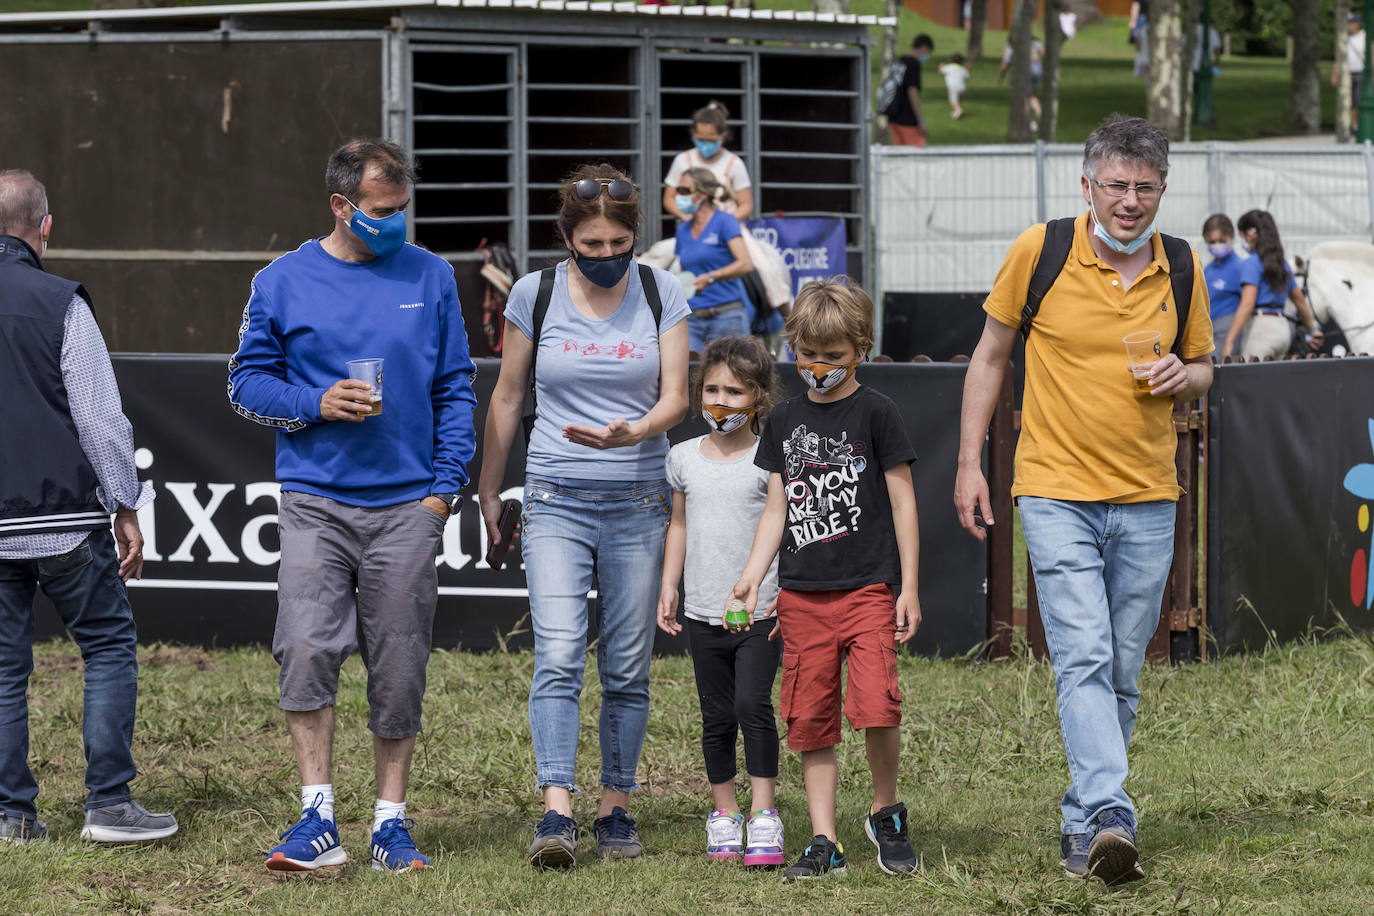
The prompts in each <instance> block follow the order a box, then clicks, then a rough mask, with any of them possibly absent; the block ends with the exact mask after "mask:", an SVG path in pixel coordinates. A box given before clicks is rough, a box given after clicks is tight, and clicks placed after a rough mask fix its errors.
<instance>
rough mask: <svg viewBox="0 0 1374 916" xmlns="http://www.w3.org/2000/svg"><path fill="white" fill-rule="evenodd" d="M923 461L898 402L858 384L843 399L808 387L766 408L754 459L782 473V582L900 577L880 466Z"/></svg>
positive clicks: (812, 585) (830, 585)
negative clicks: (827, 398) (821, 400)
mask: <svg viewBox="0 0 1374 916" xmlns="http://www.w3.org/2000/svg"><path fill="white" fill-rule="evenodd" d="M915 460H916V452H915V450H914V449H912V447H911V440H910V439H908V438H907V435H906V429H905V428H904V427H903V426H902V418H901V416H900V415H899V414H898V413H897V405H896V404H893V403H892V399H891V398H888V397H887V396H886V395H883V394H879V393H878V392H876V391H874V390H873V389H872V388H869V387H867V386H865V385H861V386H860V387H859V390H858V391H856V392H854V393H853V394H851V395H850V396H849V397H847V398H844V399H843V400H840V401H833V402H830V403H827V404H818V403H816V402H815V401H812V400H811V399H810V398H809V397H807V395H806V393H805V392H803V393H802V394H799V395H797V396H796V397H793V398H788V399H787V400H786V401H783V402H782V403H781V404H779V405H778V406H777V407H775V408H773V410H772V412H771V413H769V415H768V421H767V423H765V424H764V427H763V435H762V436H761V437H760V439H759V450H758V453H757V454H756V455H755V457H754V463H755V464H757V465H758V466H759V467H761V468H763V469H764V470H765V471H776V472H777V473H779V474H781V475H782V482H783V488H784V490H785V491H786V494H787V520H786V523H785V524H784V526H783V534H782V549H781V550H780V551H779V553H778V584H779V585H781V586H782V587H783V588H790V589H796V590H799V591H824V590H827V589H854V588H863V587H864V586H866V585H876V584H877V583H879V582H885V583H887V584H889V585H896V584H897V583H898V581H899V580H900V578H901V562H900V560H899V558H898V556H897V535H896V533H895V532H894V529H893V526H892V503H891V501H890V500H889V499H888V497H887V482H886V481H885V480H884V478H883V470H884V469H885V468H890V467H893V466H895V465H898V464H902V463H903V462H905V463H908V464H909V463H910V462H912V461H915Z"/></svg>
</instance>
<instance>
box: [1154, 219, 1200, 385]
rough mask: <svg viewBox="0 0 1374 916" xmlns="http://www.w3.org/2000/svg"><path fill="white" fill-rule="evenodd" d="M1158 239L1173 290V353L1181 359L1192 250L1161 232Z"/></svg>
mask: <svg viewBox="0 0 1374 916" xmlns="http://www.w3.org/2000/svg"><path fill="white" fill-rule="evenodd" d="M1159 239H1160V241H1162V242H1163V243H1164V256H1165V257H1166V258H1168V259H1169V285H1170V286H1172V287H1173V290H1174V313H1175V317H1176V318H1177V319H1178V333H1177V334H1175V335H1174V350H1173V352H1174V353H1175V354H1177V355H1178V358H1179V359H1182V358H1183V334H1184V331H1185V329H1186V328H1187V327H1188V308H1189V306H1191V305H1192V304H1193V249H1192V248H1191V247H1190V246H1189V245H1188V243H1187V242H1185V241H1184V240H1183V239H1180V238H1175V237H1174V236H1172V235H1165V234H1164V233H1162V232H1161V233H1160V234H1159Z"/></svg>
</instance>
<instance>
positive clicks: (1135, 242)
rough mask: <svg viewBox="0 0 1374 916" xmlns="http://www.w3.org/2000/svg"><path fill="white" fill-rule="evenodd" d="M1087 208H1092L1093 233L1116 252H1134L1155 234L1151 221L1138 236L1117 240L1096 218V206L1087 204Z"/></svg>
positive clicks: (1147, 242)
mask: <svg viewBox="0 0 1374 916" xmlns="http://www.w3.org/2000/svg"><path fill="white" fill-rule="evenodd" d="M1089 208H1090V209H1091V210H1092V213H1093V222H1094V223H1095V224H1096V225H1095V226H1094V227H1093V235H1095V236H1097V237H1098V238H1100V239H1101V240H1102V241H1103V243H1104V244H1106V246H1107V247H1108V248H1110V249H1111V250H1112V251H1115V252H1116V253H1117V254H1135V253H1136V252H1137V251H1139V250H1140V249H1142V248H1144V247H1145V246H1146V245H1147V244H1149V242H1150V236H1152V235H1154V234H1155V224H1154V223H1153V222H1151V223H1150V225H1148V226H1146V227H1145V231H1144V232H1142V233H1140V235H1139V236H1138V237H1136V238H1133V239H1131V240H1130V241H1129V242H1121V241H1118V240H1116V239H1114V238H1112V235H1111V233H1109V232H1108V231H1107V230H1106V229H1104V228H1103V227H1102V220H1100V219H1098V218H1097V206H1096V205H1094V204H1089Z"/></svg>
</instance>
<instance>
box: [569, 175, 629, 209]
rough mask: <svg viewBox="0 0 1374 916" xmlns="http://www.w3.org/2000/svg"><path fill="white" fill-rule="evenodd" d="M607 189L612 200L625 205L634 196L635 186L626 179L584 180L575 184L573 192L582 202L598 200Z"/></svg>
mask: <svg viewBox="0 0 1374 916" xmlns="http://www.w3.org/2000/svg"><path fill="white" fill-rule="evenodd" d="M602 188H605V189H606V193H607V194H609V195H610V196H611V200H615V201H619V202H621V203H624V202H625V201H627V200H629V199H630V198H631V197H633V196H634V193H635V186H634V185H632V184H630V183H629V182H628V181H626V180H625V179H624V178H614V179H612V178H583V179H581V180H580V181H577V182H574V183H573V191H574V192H575V193H576V194H577V196H578V197H579V198H581V199H582V200H596V199H597V198H598V197H600V196H601V189H602Z"/></svg>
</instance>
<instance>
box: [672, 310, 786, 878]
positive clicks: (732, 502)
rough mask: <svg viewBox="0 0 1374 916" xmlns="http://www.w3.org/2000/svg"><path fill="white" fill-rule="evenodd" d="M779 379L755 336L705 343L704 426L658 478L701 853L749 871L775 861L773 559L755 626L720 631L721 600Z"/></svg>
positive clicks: (779, 848) (759, 489)
mask: <svg viewBox="0 0 1374 916" xmlns="http://www.w3.org/2000/svg"><path fill="white" fill-rule="evenodd" d="M776 384H777V373H776V372H775V371H774V369H773V357H772V356H770V355H769V353H768V351H767V350H766V349H765V348H764V346H763V344H762V343H760V342H759V340H758V339H757V338H754V337H723V338H720V339H718V340H713V341H711V342H710V343H709V344H708V345H707V346H706V352H705V353H704V354H703V355H702V358H701V366H700V367H699V368H698V369H697V371H696V373H695V374H694V375H693V377H692V383H691V395H692V404H693V405H694V406H696V407H698V408H700V410H701V415H702V417H703V418H704V419H705V420H706V423H707V425H708V426H710V427H711V432H710V433H708V434H707V435H705V436H699V437H697V438H695V439H690V440H688V441H686V442H682V443H679V444H678V445H675V446H673V448H672V449H671V450H670V451H669V452H668V459H667V479H668V485H669V486H671V487H672V488H673V514H672V519H671V520H670V521H669V523H668V540H667V544H666V546H665V548H664V558H663V589H662V592H661V594H660V596H659V599H658V625H659V627H660V628H661V629H662V630H663V631H664V632H666V633H670V634H677V633H681V632H682V629H683V627H682V624H680V623H679V622H678V620H677V605H678V582H679V581H680V580H681V579H682V578H683V561H684V559H685V561H686V567H687V575H686V600H685V602H684V606H683V611H684V615H685V616H686V618H687V627H686V629H687V638H688V640H689V644H690V645H691V650H692V664H693V666H694V667H695V669H696V680H697V695H698V696H699V697H700V700H701V750H702V753H703V754H704V756H705V758H706V778H707V779H708V780H709V781H710V783H711V798H712V802H713V804H714V806H715V808H714V810H713V811H712V812H711V814H710V816H709V817H707V819H706V854H707V855H708V856H710V857H711V858H713V859H719V860H738V859H740V858H741V857H742V858H743V859H744V864H745V865H746V866H774V865H783V864H784V860H783V845H782V820H781V818H779V817H778V812H777V810H776V809H775V807H774V801H773V793H774V789H775V786H776V784H777V776H778V727H777V723H776V721H775V720H774V718H773V679H774V678H775V677H776V676H777V672H778V644H777V643H776V642H774V641H772V636H771V634H772V632H773V630H774V627H775V626H776V620H775V619H774V618H773V617H771V616H769V615H770V614H771V613H772V605H773V604H774V603H775V601H776V599H777V594H778V569H777V563H773V564H772V565H771V566H769V567H768V568H767V571H766V574H765V575H764V576H763V578H762V582H761V586H760V589H759V598H760V601H762V602H763V603H762V607H764V608H767V609H768V610H766V611H765V612H764V613H763V614H760V615H759V618H760V619H758V620H757V622H755V623H753V625H752V626H751V625H745V626H743V627H738V628H735V627H727V626H726V624H725V623H724V620H723V614H722V607H723V605H724V604H725V601H726V597H727V596H728V594H729V590H730V583H732V582H733V581H734V580H735V579H736V577H738V576H739V574H740V571H741V570H742V569H743V568H744V562H745V560H746V559H748V557H749V548H750V544H751V543H752V541H753V537H754V529H755V527H756V526H757V525H758V520H759V516H760V515H762V514H763V506H764V502H765V501H766V499H767V496H768V475H767V474H766V473H765V472H764V471H761V470H759V468H757V467H755V466H754V453H755V452H756V451H757V450H758V442H759V437H758V432H759V427H760V425H761V424H762V423H763V417H764V415H765V414H766V413H767V412H768V408H769V406H770V405H771V404H772V390H773V388H774V386H775V385H776ZM740 730H743V732H744V763H745V769H746V770H748V772H749V781H750V789H751V793H752V794H751V799H750V806H751V807H752V808H753V809H754V810H753V815H752V816H751V817H750V818H749V821H748V823H747V824H746V823H745V819H744V815H743V814H742V813H741V812H740V810H739V805H738V803H737V802H736V801H735V772H736V769H735V739H736V735H737V733H738V732H739V731H740Z"/></svg>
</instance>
